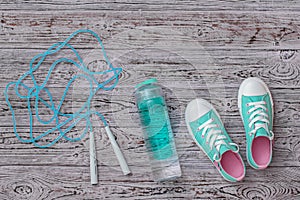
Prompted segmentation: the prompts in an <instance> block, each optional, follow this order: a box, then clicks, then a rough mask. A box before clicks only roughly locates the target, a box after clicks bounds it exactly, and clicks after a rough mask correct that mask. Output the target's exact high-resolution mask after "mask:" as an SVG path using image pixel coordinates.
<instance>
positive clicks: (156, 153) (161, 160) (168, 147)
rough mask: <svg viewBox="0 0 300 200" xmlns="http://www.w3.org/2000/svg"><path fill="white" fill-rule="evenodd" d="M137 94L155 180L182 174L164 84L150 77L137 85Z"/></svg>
mask: <svg viewBox="0 0 300 200" xmlns="http://www.w3.org/2000/svg"><path fill="white" fill-rule="evenodd" d="M134 95H135V99H136V105H137V108H138V111H139V115H140V120H141V125H142V129H143V133H144V138H145V144H146V147H147V151H148V154H149V159H150V165H151V168H152V174H153V179H154V181H157V182H160V181H166V180H172V179H175V178H177V177H180V176H181V169H180V164H179V160H178V155H177V152H176V146H175V141H174V135H173V132H172V128H171V124H170V119H169V115H168V111H167V106H166V102H165V99H164V97H163V92H162V89H161V87H160V86H159V85H158V84H157V80H156V79H148V80H146V81H144V82H142V83H140V84H138V85H137V86H136V87H135V92H134Z"/></svg>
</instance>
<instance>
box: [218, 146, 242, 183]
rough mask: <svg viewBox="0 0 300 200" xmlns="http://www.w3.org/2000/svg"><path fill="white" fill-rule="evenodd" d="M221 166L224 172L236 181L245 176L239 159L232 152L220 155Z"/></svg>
mask: <svg viewBox="0 0 300 200" xmlns="http://www.w3.org/2000/svg"><path fill="white" fill-rule="evenodd" d="M221 165H222V168H223V169H224V171H225V172H226V173H227V174H229V175H230V176H232V177H234V178H235V179H237V180H238V181H240V180H242V179H243V178H244V175H245V171H244V170H245V168H244V165H243V161H242V159H241V157H240V156H239V155H238V154H237V153H234V152H233V151H226V152H225V153H224V154H223V155H222V159H221Z"/></svg>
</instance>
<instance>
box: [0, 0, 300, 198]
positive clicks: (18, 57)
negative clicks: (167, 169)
mask: <svg viewBox="0 0 300 200" xmlns="http://www.w3.org/2000/svg"><path fill="white" fill-rule="evenodd" d="M299 11H300V4H299V2H298V1H269V0H265V1H230V0H228V1H215V0H210V1H202V2H200V1H166V0H161V1H152V2H149V1H147V2H145V1H137V0H135V1H118V2H113V1H111V2H110V1H105V2H101V3H100V2H98V1H89V2H88V1H85V2H79V1H76V2H71V1H65V0H63V1H56V0H53V1H24V2H20V1H0V60H1V62H0V68H1V73H0V80H1V81H0V89H1V90H2V91H3V90H4V88H5V86H6V84H7V83H8V82H9V81H12V80H16V79H18V77H19V76H20V75H22V74H23V73H24V72H25V71H26V70H28V63H29V62H30V60H31V58H32V57H33V56H35V55H36V54H38V53H42V52H43V51H45V50H46V49H47V48H48V47H49V46H50V45H51V44H53V43H55V42H57V41H62V40H64V39H65V38H66V37H67V36H68V35H69V34H70V33H72V32H73V31H75V30H77V29H84V28H89V29H92V30H94V31H96V32H97V33H98V34H100V35H101V38H102V39H103V43H104V45H105V48H106V50H107V54H108V56H109V58H110V59H112V60H113V64H114V65H120V66H122V67H123V69H124V71H123V72H122V74H121V78H120V83H119V84H118V86H117V88H115V90H114V91H113V92H112V93H109V92H100V93H99V94H98V95H96V96H95V98H94V99H93V101H92V107H93V108H95V109H97V110H99V111H101V113H103V114H104V115H105V117H106V118H107V120H108V122H109V124H110V126H111V129H112V132H113V133H114V134H115V136H116V139H117V141H118V143H119V145H120V147H121V149H122V151H123V152H124V154H125V157H126V158H127V160H128V163H129V165H130V168H131V169H132V171H133V174H132V175H131V176H123V175H122V173H121V170H120V168H119V166H118V163H117V160H116V158H115V157H114V156H112V155H113V150H112V148H111V146H110V143H109V141H108V138H107V136H106V134H105V132H104V129H103V125H102V124H101V123H99V122H98V121H97V120H95V121H94V122H93V125H94V128H95V133H96V141H97V142H96V147H97V159H98V165H99V166H98V169H99V184H98V185H97V186H91V185H90V183H89V181H90V180H89V150H88V137H85V138H84V139H83V140H82V141H80V142H74V143H70V142H67V141H64V140H60V141H59V142H58V143H57V144H56V145H54V146H53V147H51V148H48V149H39V148H36V147H34V146H33V145H32V144H25V143H21V142H20V141H18V140H17V139H16V137H15V135H14V133H13V128H12V120H11V113H10V111H9V109H8V106H7V104H6V102H5V98H4V96H3V95H1V96H0V101H1V106H0V110H1V112H0V124H1V125H0V199H172V198H173V199H300V189H299V188H300V112H299V111H300V98H299V97H300V78H299V77H300V64H299V63H300V62H299V61H300V56H299V52H300V32H299V31H300V30H299V29H300V26H299V25H300V21H299V16H300V14H299ZM72 44H74V46H75V47H76V48H78V49H79V51H80V53H82V55H84V57H86V58H87V59H86V62H87V64H92V63H93V61H95V60H97V61H99V62H101V60H102V59H103V58H102V57H97V56H96V55H98V54H97V53H96V52H97V50H96V49H97V46H96V45H95V41H94V40H92V38H91V37H89V36H88V35H84V36H80V37H77V38H75V39H74V40H72ZM98 50H99V49H98ZM62 54H63V55H67V56H70V53H69V52H62ZM55 58H56V57H52V58H50V59H49V60H46V61H45V65H43V66H42V68H41V69H40V70H39V71H37V72H36V73H35V75H36V77H37V79H38V80H40V81H42V80H43V78H44V76H45V70H47V67H49V65H50V64H51V63H52V62H53V60H54V59H55ZM77 72H78V70H77V71H76V70H75V69H74V68H71V67H70V66H65V65H62V66H59V67H58V68H57V69H55V70H54V72H53V74H52V77H51V79H50V81H49V85H51V86H50V87H51V88H50V89H51V92H52V94H53V96H55V97H57V98H59V97H60V95H61V93H62V91H63V87H64V83H66V80H68V79H69V78H70V77H72V75H74V74H75V73H77ZM252 76H256V77H260V78H261V79H263V80H264V81H265V82H266V83H267V84H268V85H269V87H270V90H271V92H272V95H273V98H274V103H275V121H274V132H275V146H274V156H273V161H272V163H271V165H270V167H269V168H267V169H265V170H262V171H256V170H254V169H252V168H251V167H250V166H249V165H248V164H247V163H246V167H247V174H246V178H245V180H243V181H242V182H239V183H229V182H226V181H225V180H223V179H222V177H221V176H220V175H219V174H218V173H217V171H216V170H215V169H214V168H213V166H212V164H211V163H210V161H209V160H208V159H207V158H206V156H205V155H204V153H203V152H201V151H200V149H199V148H198V147H197V145H196V144H195V143H194V142H193V140H192V139H191V137H190V136H189V134H188V133H187V129H186V126H185V122H184V109H185V106H186V105H187V103H188V102H189V101H190V100H192V99H193V98H196V97H201V98H205V99H208V100H209V101H211V102H212V103H213V104H214V105H215V107H216V109H217V110H218V111H219V113H220V115H221V117H222V119H223V122H224V124H225V126H226V128H227V131H228V132H229V134H230V136H232V139H233V141H235V142H236V143H237V144H239V145H240V149H241V154H242V156H243V158H245V156H246V155H245V145H246V144H245V134H244V130H243V124H242V121H241V118H240V116H239V112H238V107H237V90H238V87H239V84H240V83H241V82H242V81H243V80H244V79H245V78H247V77H252ZM149 77H157V78H158V79H159V81H160V83H161V84H162V85H163V86H164V91H165V94H166V101H167V104H168V109H169V113H170V118H171V122H172V127H173V130H174V134H175V140H176V145H177V150H178V154H179V159H180V162H181V167H182V171H183V175H182V177H181V178H179V179H178V180H176V181H174V182H167V183H155V182H153V181H152V177H151V173H150V166H149V164H148V162H147V159H148V158H147V153H146V149H145V144H144V140H143V136H142V132H141V128H140V126H139V121H138V116H137V110H136V108H135V104H134V98H133V96H132V93H133V91H134V86H135V85H136V84H137V83H138V82H140V81H142V80H144V79H146V78H149ZM99 78H101V77H99ZM102 78H103V77H102ZM27 83H28V84H30V82H29V81H28V82H27ZM76 88H77V90H76ZM76 88H74V90H72V92H71V93H70V94H69V95H67V98H66V100H65V103H64V106H63V111H65V112H73V111H74V109H75V110H76V108H78V107H79V106H80V105H82V103H83V102H84V101H85V96H84V95H83V92H84V90H86V85H85V84H84V83H82V82H80V83H78V84H77V85H76ZM72 89H73V88H72ZM11 101H12V102H13V105H14V106H15V107H16V114H17V116H18V122H19V123H18V131H19V132H20V133H21V134H22V135H23V136H26V135H27V136H28V117H26V116H27V111H26V102H22V101H20V100H19V99H18V98H17V97H16V96H13V95H12V96H11ZM41 116H42V117H44V118H49V117H50V116H51V113H50V112H49V111H48V110H46V109H44V110H42V112H41ZM49 127H51V126H50V125H49V126H42V125H39V124H37V123H36V124H35V129H34V133H35V134H39V133H42V132H43V131H45V130H46V129H48V128H49ZM82 128H83V126H82V125H78V126H76V128H75V129H74V130H72V131H71V133H70V134H71V135H72V134H78V133H79V132H80V130H82ZM53 137H55V134H54V135H52V136H51V137H48V138H44V139H43V140H42V141H41V142H49V141H51V140H52V139H53Z"/></svg>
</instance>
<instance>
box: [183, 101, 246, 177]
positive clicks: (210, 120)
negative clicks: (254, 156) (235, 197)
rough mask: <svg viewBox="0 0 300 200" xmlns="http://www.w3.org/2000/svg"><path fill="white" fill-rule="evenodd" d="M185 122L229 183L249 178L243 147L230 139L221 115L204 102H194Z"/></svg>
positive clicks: (189, 108)
mask: <svg viewBox="0 0 300 200" xmlns="http://www.w3.org/2000/svg"><path fill="white" fill-rule="evenodd" d="M185 121H186V124H187V127H188V131H189V133H190V134H191V135H192V137H193V139H194V141H195V142H196V144H197V145H198V146H199V147H200V148H201V149H202V151H204V152H205V154H206V155H207V156H208V158H209V159H210V160H211V161H212V162H213V164H214V165H215V167H216V168H217V169H218V171H219V173H220V174H221V175H222V176H223V177H224V178H225V179H226V180H228V181H232V182H235V181H240V180H242V179H243V178H244V177H245V171H246V169H245V165H244V162H243V160H242V158H241V156H240V154H239V153H238V152H239V147H238V145H237V144H235V143H233V142H232V141H231V139H230V138H229V136H228V134H227V132H226V130H225V128H224V125H223V123H222V121H221V119H220V116H219V114H218V113H217V112H216V110H215V109H214V108H213V106H212V105H211V104H210V103H209V102H207V101H206V100H204V99H194V100H193V101H191V102H190V103H189V104H188V105H187V107H186V110H185Z"/></svg>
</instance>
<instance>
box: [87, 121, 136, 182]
mask: <svg viewBox="0 0 300 200" xmlns="http://www.w3.org/2000/svg"><path fill="white" fill-rule="evenodd" d="M105 131H106V133H107V135H108V138H109V141H110V143H111V145H112V147H113V149H114V152H115V154H116V156H117V159H118V161H119V164H120V167H121V169H122V171H123V174H124V175H128V174H130V173H131V171H130V169H129V167H128V164H127V162H126V160H125V158H124V155H123V153H122V151H121V150H120V147H119V145H118V143H117V142H116V140H115V137H114V136H113V134H112V133H111V131H110V129H109V126H106V127H105ZM90 173H91V184H92V185H95V184H97V183H98V174H97V157H96V147H95V136H94V133H93V132H92V131H91V132H90Z"/></svg>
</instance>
